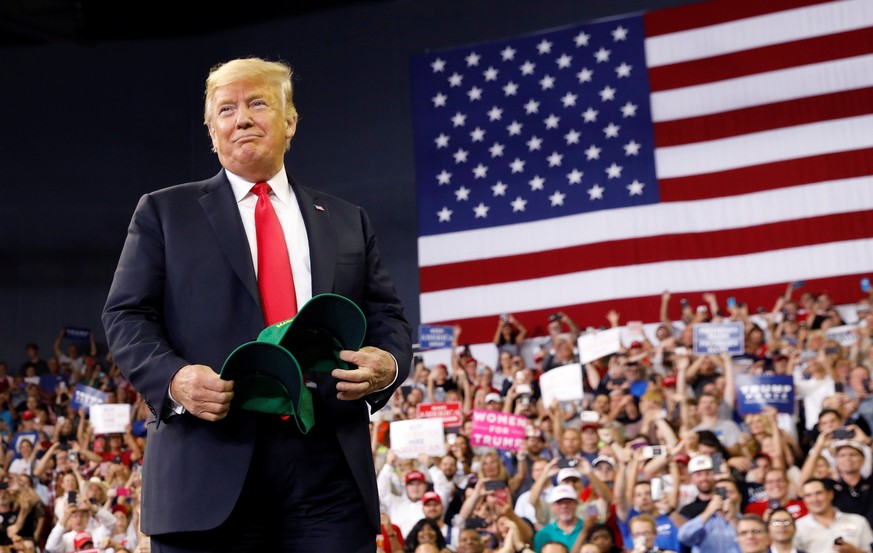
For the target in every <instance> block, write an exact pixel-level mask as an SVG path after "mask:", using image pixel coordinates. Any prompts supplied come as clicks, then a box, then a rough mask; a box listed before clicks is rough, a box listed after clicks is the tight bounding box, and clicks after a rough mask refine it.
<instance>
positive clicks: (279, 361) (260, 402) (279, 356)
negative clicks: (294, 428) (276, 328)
mask: <svg viewBox="0 0 873 553" xmlns="http://www.w3.org/2000/svg"><path fill="white" fill-rule="evenodd" d="M220 376H221V378H222V379H224V380H233V381H234V397H233V404H234V405H237V406H238V407H241V408H243V409H246V410H249V411H259V412H261V413H272V414H277V415H292V414H294V413H295V412H297V408H298V405H299V404H300V394H301V390H302V388H303V375H302V374H301V372H300V366H299V365H298V364H297V360H295V359H294V356H293V355H291V354H290V353H289V352H288V351H287V350H286V349H285V348H283V347H281V346H278V345H275V344H270V343H266V342H248V343H246V344H243V345H241V346H239V347H238V348H236V349H235V350H234V351H233V352H231V354H230V355H229V356H228V357H227V360H225V362H224V365H223V366H222V367H221V373H220Z"/></svg>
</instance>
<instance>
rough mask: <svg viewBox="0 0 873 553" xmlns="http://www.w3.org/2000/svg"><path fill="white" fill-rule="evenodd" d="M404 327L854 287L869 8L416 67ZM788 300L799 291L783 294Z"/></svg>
mask: <svg viewBox="0 0 873 553" xmlns="http://www.w3.org/2000/svg"><path fill="white" fill-rule="evenodd" d="M411 78H412V89H413V107H414V121H415V148H416V165H417V168H416V173H417V175H416V176H417V187H418V200H419V210H418V213H419V240H418V248H419V250H418V256H419V268H420V277H421V299H420V301H421V306H420V307H421V322H422V324H453V323H459V324H461V325H462V327H463V334H464V340H465V341H468V342H471V343H477V342H487V341H490V340H491V338H492V337H493V335H494V330H495V328H496V325H497V318H496V317H497V315H498V314H500V313H506V312H509V313H514V314H515V315H516V316H517V317H518V318H519V320H521V321H522V322H523V323H524V324H525V326H527V327H528V329H529V330H530V331H531V333H532V334H538V333H541V332H543V330H544V329H545V326H546V324H547V321H548V315H549V314H550V313H553V312H555V311H559V310H560V311H564V312H566V313H567V314H569V315H570V316H571V317H572V318H573V319H574V320H576V321H577V322H578V323H579V324H580V325H581V326H583V327H584V326H589V325H590V326H595V327H599V326H603V325H607V324H608V323H607V321H606V318H605V315H606V313H607V311H609V310H610V309H615V310H616V311H618V312H619V313H620V315H621V319H622V321H628V320H641V321H646V322H651V321H656V320H658V313H659V311H658V309H659V305H660V297H661V294H662V292H663V291H665V290H669V291H670V292H671V293H672V294H673V297H674V300H673V305H672V306H671V307H672V312H671V316H673V317H674V318H675V317H677V316H678V313H679V309H680V308H679V302H678V301H677V300H678V298H680V297H686V298H688V300H689V301H691V303H692V304H700V303H703V301H702V300H701V295H702V293H705V292H714V293H716V296H717V297H719V299H720V300H721V304H722V305H724V299H725V298H727V297H728V296H735V297H736V298H737V301H742V302H746V303H747V304H748V305H749V306H750V307H751V308H752V309H754V308H755V307H756V306H762V307H765V308H767V309H768V310H769V309H770V308H771V306H772V304H773V301H774V300H775V298H776V297H777V296H778V295H780V294H781V293H782V292H783V291H784V290H785V287H786V284H787V283H789V282H792V281H800V280H803V281H805V282H806V290H810V291H813V292H819V291H828V292H829V293H830V294H831V296H832V297H833V298H834V300H835V301H836V302H837V303H843V302H855V301H857V300H858V299H859V298H861V297H863V296H865V295H866V294H863V293H862V291H861V288H860V285H859V282H860V279H861V278H862V277H863V276H865V275H869V274H870V273H871V272H873V177H871V175H873V2H871V1H870V0H847V1H837V2H822V1H820V0H819V1H814V0H768V1H767V2H755V1H751V0H748V1H737V0H724V1H722V0H716V1H713V2H705V3H699V4H692V5H687V6H682V7H679V8H673V9H669V10H660V11H655V12H649V13H645V14H642V15H633V16H630V17H621V18H615V19H609V20H602V21H595V22H591V23H585V24H580V25H574V26H568V27H565V28H559V29H552V30H548V31H545V32H542V33H537V34H531V35H525V36H520V37H515V38H511V39H506V40H500V41H496V42H490V43H482V44H474V45H469V46H465V47H462V48H456V49H451V50H443V51H434V52H428V53H425V54H422V55H418V56H415V57H414V59H413V60H412V64H411ZM801 291H804V290H801Z"/></svg>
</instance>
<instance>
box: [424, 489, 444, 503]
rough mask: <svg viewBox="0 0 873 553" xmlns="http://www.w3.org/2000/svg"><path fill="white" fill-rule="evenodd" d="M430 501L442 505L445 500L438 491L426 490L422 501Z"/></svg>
mask: <svg viewBox="0 0 873 553" xmlns="http://www.w3.org/2000/svg"><path fill="white" fill-rule="evenodd" d="M428 501H436V502H437V503H439V504H440V505H442V504H443V500H442V498H441V497H440V494H438V493H436V492H425V493H424V495H423V496H421V502H422V503H427V502H428Z"/></svg>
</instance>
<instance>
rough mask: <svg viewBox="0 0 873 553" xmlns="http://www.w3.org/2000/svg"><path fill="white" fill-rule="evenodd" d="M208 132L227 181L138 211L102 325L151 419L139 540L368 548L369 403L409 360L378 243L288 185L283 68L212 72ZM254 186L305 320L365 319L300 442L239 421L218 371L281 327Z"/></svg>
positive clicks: (180, 191) (268, 420)
mask: <svg viewBox="0 0 873 553" xmlns="http://www.w3.org/2000/svg"><path fill="white" fill-rule="evenodd" d="M205 123H206V126H207V128H208V130H209V135H210V137H211V138H212V145H213V150H214V151H215V152H216V153H217V154H218V159H219V161H220V162H221V165H222V166H223V169H222V170H221V171H220V172H219V173H218V174H217V175H215V176H214V177H212V178H210V179H208V180H205V181H201V182H193V183H187V184H182V185H179V186H174V187H170V188H166V189H163V190H159V191H156V192H153V193H150V194H146V195H144V196H143V197H142V198H141V200H140V202H139V205H138V206H137V208H136V211H135V212H134V215H133V218H132V221H131V223H130V227H129V230H128V236H127V240H126V242H125V245H124V248H123V251H122V253H121V257H120V260H119V263H118V268H117V270H116V273H115V278H114V281H113V283H112V287H111V290H110V292H109V297H108V299H107V303H106V306H105V309H104V314H103V322H104V326H105V328H106V335H107V339H108V341H109V346H110V350H111V352H112V354H113V356H114V358H115V360H116V362H117V363H118V366H119V367H120V368H121V370H122V372H123V374H124V375H125V377H126V378H127V379H128V380H129V381H130V382H131V383H132V385H133V386H134V387H135V388H136V389H137V390H138V391H139V392H140V393H141V394H142V395H143V396H144V398H145V401H146V402H147V403H148V405H149V406H150V408H151V410H152V413H153V414H154V420H153V421H152V422H151V423H150V425H149V427H148V437H147V442H146V443H147V445H146V451H145V454H144V466H143V496H142V523H141V524H142V530H143V532H144V533H146V534H148V535H150V536H151V546H152V550H153V551H157V552H167V551H172V552H177V551H216V552H217V551H222V552H228V551H286V552H291V551H313V552H316V551H318V552H323V551H343V552H344V553H347V552H350V551H353V552H364V551H373V550H374V549H375V536H376V534H377V533H378V531H379V506H378V494H377V490H376V480H375V470H374V468H373V460H372V455H371V451H370V444H369V431H368V414H369V412H368V405H367V404H369V408H370V409H371V410H376V409H379V408H381V407H382V406H383V405H384V404H385V403H386V402H387V401H388V399H389V398H390V397H391V394H392V393H393V391H394V390H395V388H396V387H397V386H399V385H400V384H401V383H402V382H403V381H404V380H405V379H406V377H407V375H408V372H409V367H410V363H411V356H412V355H411V340H410V328H409V324H408V323H407V321H406V319H405V318H404V315H403V309H402V306H401V304H400V300H399V299H398V297H397V295H396V292H395V290H394V286H393V284H392V282H391V280H390V277H389V276H388V273H387V272H386V270H385V267H384V266H383V264H382V262H381V260H380V257H379V251H378V246H377V244H376V238H375V235H374V233H373V230H372V228H371V226H370V223H369V220H368V218H367V215H366V213H365V212H364V211H363V210H362V209H361V208H359V207H357V206H354V205H352V204H349V203H347V202H345V201H343V200H340V199H338V198H335V197H332V196H329V195H326V194H322V193H320V192H316V191H314V190H310V189H308V188H304V187H302V186H299V185H298V184H296V183H295V182H293V180H291V179H289V178H288V177H287V175H286V173H285V168H284V154H285V151H287V149H288V148H289V146H290V141H291V138H292V137H293V136H294V133H295V131H296V127H297V112H296V109H295V107H294V103H293V99H292V86H291V70H290V68H289V67H287V66H286V65H285V64H282V63H275V62H269V61H264V60H260V59H256V58H249V59H238V60H233V61H230V62H228V63H225V64H222V65H220V66H217V67H216V68H213V70H212V71H211V72H210V75H209V77H208V78H207V81H206V106H205ZM261 182H266V183H267V185H269V189H268V190H271V191H272V193H271V194H270V195H269V203H270V204H271V205H272V206H273V208H274V209H275V212H276V215H277V217H278V220H279V222H280V223H281V227H282V232H283V233H284V237H285V245H286V246H287V249H288V254H289V255H288V257H289V258H290V265H291V268H292V270H293V271H292V272H293V290H294V294H292V296H294V297H293V300H296V304H297V306H302V305H303V304H304V303H305V302H306V301H307V300H308V299H310V298H311V297H312V296H314V295H317V294H321V293H334V294H339V295H342V296H345V297H347V298H349V299H350V300H352V301H353V302H355V304H357V305H358V306H359V307H360V308H361V310H362V311H363V313H364V314H365V317H366V321H367V331H366V337H365V340H364V346H363V347H362V348H361V349H360V350H358V351H348V350H344V351H342V352H340V357H341V359H342V360H343V361H345V362H347V363H348V364H349V367H348V370H344V369H340V368H337V369H334V370H333V371H332V372H331V373H315V374H312V375H308V382H307V386H308V387H309V388H310V390H309V391H310V392H311V393H312V397H313V403H314V408H315V424H314V426H313V428H312V429H311V430H310V431H309V432H308V433H307V434H303V433H301V431H300V430H298V428H297V425H296V424H294V421H292V420H284V419H283V418H282V417H280V416H278V415H272V414H265V413H255V412H251V411H246V410H243V409H239V408H236V407H233V408H232V407H231V401H232V399H233V396H234V383H233V381H227V380H222V379H221V378H220V377H219V374H218V373H219V371H220V370H221V367H222V364H223V363H224V360H225V359H226V358H227V356H228V354H230V353H231V351H233V350H234V348H236V347H237V346H239V345H240V344H243V343H245V342H248V341H251V340H254V339H255V338H256V337H257V335H258V333H259V332H260V331H261V330H262V329H263V328H264V326H265V325H266V324H272V322H271V321H270V320H269V318H267V319H266V322H265V314H264V313H265V310H264V309H262V300H263V299H264V298H262V294H261V293H259V282H258V274H259V269H258V267H259V265H258V258H259V257H260V256H261V255H264V253H265V252H258V241H257V239H256V236H257V233H256V228H255V227H256V223H255V220H256V217H255V210H256V207H255V206H256V203H257V202H258V201H259V197H258V196H257V195H256V194H255V193H253V191H252V187H253V185H255V183H261ZM258 186H260V185H258ZM258 209H260V206H259V207H258ZM289 286H290V283H289ZM279 320H281V319H279Z"/></svg>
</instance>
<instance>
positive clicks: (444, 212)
mask: <svg viewBox="0 0 873 553" xmlns="http://www.w3.org/2000/svg"><path fill="white" fill-rule="evenodd" d="M437 216H438V217H439V220H440V222H441V223H443V222H446V221H451V220H452V210H451V209H449V208H447V207H443V208H442V209H441V210H439V211H437Z"/></svg>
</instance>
